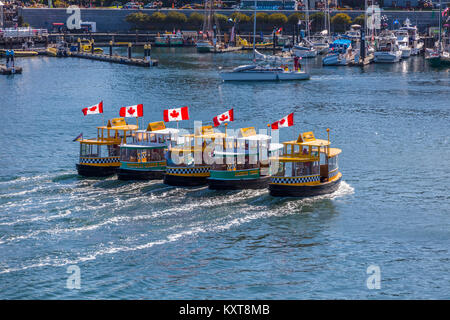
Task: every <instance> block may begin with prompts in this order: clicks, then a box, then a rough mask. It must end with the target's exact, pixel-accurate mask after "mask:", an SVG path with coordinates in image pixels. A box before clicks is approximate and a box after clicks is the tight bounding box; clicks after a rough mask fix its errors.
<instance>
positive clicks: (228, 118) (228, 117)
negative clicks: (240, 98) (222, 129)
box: [213, 109, 234, 127]
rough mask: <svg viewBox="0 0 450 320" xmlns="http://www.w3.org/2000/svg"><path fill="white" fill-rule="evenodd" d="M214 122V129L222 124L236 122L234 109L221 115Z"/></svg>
mask: <svg viewBox="0 0 450 320" xmlns="http://www.w3.org/2000/svg"><path fill="white" fill-rule="evenodd" d="M213 121H214V127H217V126H219V125H220V124H221V123H222V122H229V121H234V113H233V109H230V110H228V111H227V112H224V113H222V114H219V115H218V116H216V117H214V118H213Z"/></svg>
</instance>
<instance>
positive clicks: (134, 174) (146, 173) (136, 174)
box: [117, 168, 165, 180]
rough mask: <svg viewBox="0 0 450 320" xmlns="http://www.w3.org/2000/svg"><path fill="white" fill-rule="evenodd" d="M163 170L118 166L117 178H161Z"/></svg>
mask: <svg viewBox="0 0 450 320" xmlns="http://www.w3.org/2000/svg"><path fill="white" fill-rule="evenodd" d="M164 173H165V170H130V169H122V168H119V169H118V170H117V178H118V179H119V180H162V179H163V178H164Z"/></svg>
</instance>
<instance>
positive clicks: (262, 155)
mask: <svg viewBox="0 0 450 320" xmlns="http://www.w3.org/2000/svg"><path fill="white" fill-rule="evenodd" d="M271 139H272V137H271V136H269V135H265V134H256V130H255V128H254V127H249V128H242V129H240V130H239V132H238V135H237V136H236V137H230V136H227V137H226V138H225V139H224V143H223V144H216V148H215V149H214V155H213V159H214V162H213V164H212V167H211V170H210V177H209V178H208V179H207V180H208V186H209V189H213V190H240V189H264V188H267V187H268V185H269V180H270V174H271V172H270V170H271V166H270V160H269V159H270V156H271V155H273V154H274V153H275V152H276V151H277V150H280V149H282V148H283V145H281V144H279V143H271Z"/></svg>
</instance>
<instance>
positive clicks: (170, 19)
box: [165, 11, 187, 27]
mask: <svg viewBox="0 0 450 320" xmlns="http://www.w3.org/2000/svg"><path fill="white" fill-rule="evenodd" d="M165 22H166V23H167V24H170V25H172V26H174V27H175V26H177V27H179V26H181V25H183V24H184V23H186V22H187V17H186V15H185V14H184V13H181V12H177V11H171V12H169V13H168V14H167V16H166V19H165Z"/></svg>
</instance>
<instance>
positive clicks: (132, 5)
mask: <svg viewBox="0 0 450 320" xmlns="http://www.w3.org/2000/svg"><path fill="white" fill-rule="evenodd" d="M140 8H141V7H140V6H139V5H138V4H137V3H134V2H127V3H125V4H124V5H123V9H140Z"/></svg>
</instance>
